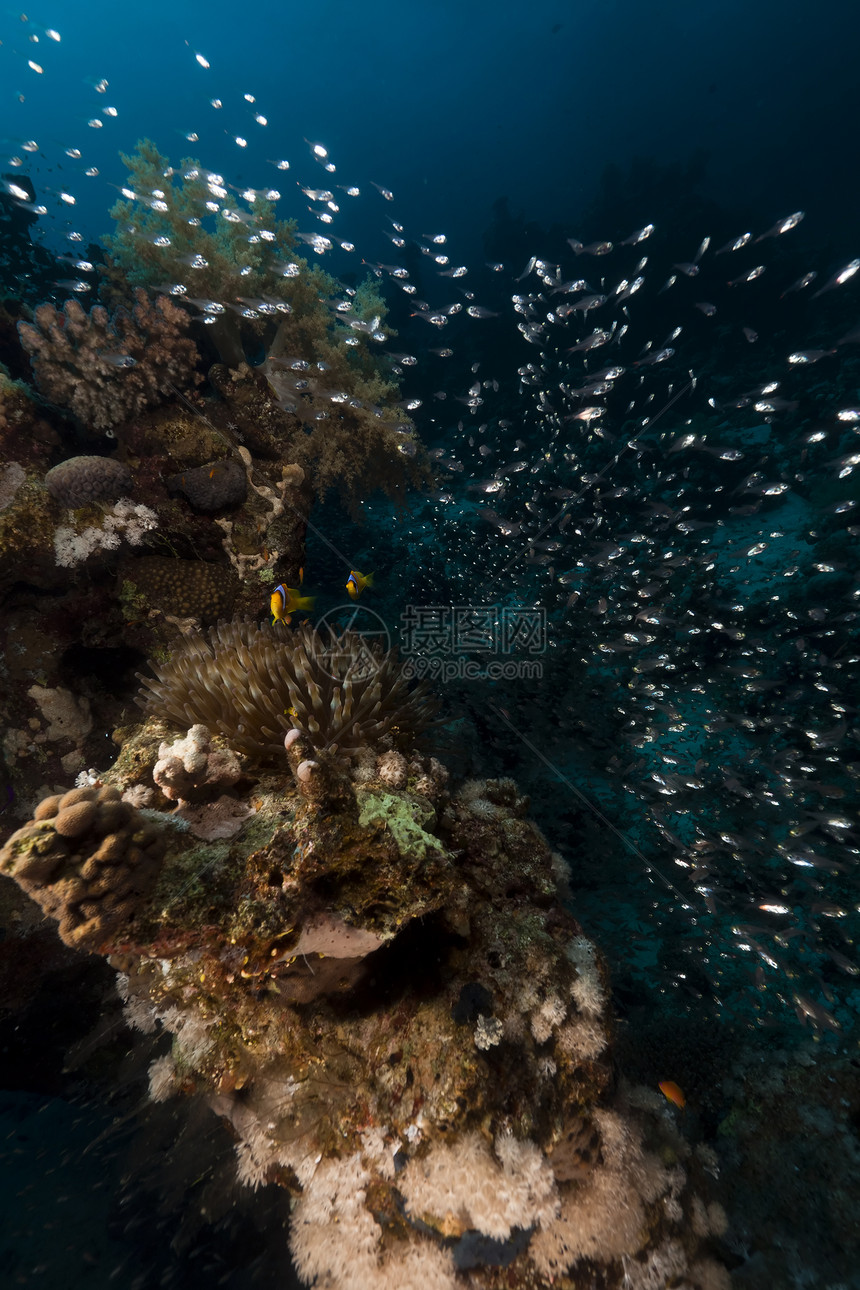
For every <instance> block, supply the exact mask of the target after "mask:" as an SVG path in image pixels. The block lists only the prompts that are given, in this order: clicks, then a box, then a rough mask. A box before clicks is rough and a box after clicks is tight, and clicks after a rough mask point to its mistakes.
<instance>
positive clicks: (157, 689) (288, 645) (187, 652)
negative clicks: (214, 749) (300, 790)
mask: <svg viewBox="0 0 860 1290" xmlns="http://www.w3.org/2000/svg"><path fill="white" fill-rule="evenodd" d="M154 670H155V676H154V677H145V676H139V680H141V681H142V682H143V685H144V692H143V694H142V696H141V697H140V698H139V699H138V702H139V703H140V704H141V706H142V707H143V708H145V709H146V711H147V712H150V713H152V714H154V715H156V716H158V717H161V718H162V719H163V720H165V721H169V722H170V723H171V724H172V725H175V726H177V727H179V728H180V729H181V730H183V731H184V730H187V729H188V727H189V726H192V725H197V724H200V725H204V726H206V727H207V729H209V730H211V731H215V732H217V733H218V734H221V735H223V736H224V738H225V740H226V741H227V742H228V743H229V744H230V745H231V746H232V747H234V748H236V749H238V750H239V751H240V752H244V753H247V754H249V755H250V756H253V757H258V758H268V757H272V756H280V755H282V754H283V751H284V736H285V734H286V732H287V731H289V730H291V729H294V728H296V729H298V730H300V731H301V732H302V733H303V734H305V735H307V737H308V738H309V740H310V742H311V743H312V744H313V745H314V746H315V747H316V748H322V747H332V746H333V745H336V746H337V747H338V748H340V749H343V750H346V751H352V750H354V749H357V748H360V747H362V746H363V745H372V744H375V743H378V742H379V740H380V739H382V738H383V736H385V735H390V736H391V737H392V738H393V739H394V741H395V742H399V743H403V744H406V745H408V744H409V743H410V741H411V740H412V739H413V738H414V736H415V735H416V734H417V733H418V732H419V731H420V730H422V729H424V728H425V727H426V726H427V725H428V724H429V721H430V718H431V715H432V708H433V704H432V702H431V700H430V697H429V695H428V692H427V689H426V688H425V687H424V686H422V685H418V686H416V687H415V688H414V689H411V690H410V689H409V687H408V685H407V683H406V680H405V679H404V677H403V674H402V672H401V671H400V669H399V667H398V664H397V662H396V659H395V657H394V655H393V653H391V652H390V651H389V652H388V653H386V652H384V651H382V650H381V649H380V648H379V647H378V645H376V644H374V643H370V642H368V640H366V639H365V638H364V637H363V636H361V635H359V634H358V633H357V632H349V631H347V632H344V633H343V634H342V635H341V636H336V635H335V634H334V633H331V634H330V636H329V637H328V638H325V637H323V636H322V635H320V634H319V633H318V632H316V631H314V629H313V628H312V627H310V626H309V625H308V624H303V625H302V626H301V627H299V628H297V629H296V630H295V631H294V630H292V629H286V628H285V627H284V626H283V624H277V625H276V626H274V627H273V626H272V625H271V624H269V623H261V624H258V623H255V622H252V621H250V620H248V619H234V620H233V622H221V623H219V624H218V626H217V627H214V628H213V629H212V630H211V631H210V633H209V635H208V637H206V636H203V635H199V634H197V635H193V636H189V637H186V638H185V641H184V642H183V644H182V646H181V647H180V648H179V649H178V650H177V651H176V652H175V653H174V654H173V655H172V656H171V657H170V659H169V660H168V661H167V662H166V663H163V664H159V665H157V666H156V667H155V669H154Z"/></svg>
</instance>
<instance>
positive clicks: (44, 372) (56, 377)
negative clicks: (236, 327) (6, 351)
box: [18, 290, 202, 430]
mask: <svg viewBox="0 0 860 1290" xmlns="http://www.w3.org/2000/svg"><path fill="white" fill-rule="evenodd" d="M135 301H136V303H135V305H134V307H133V308H132V309H131V310H130V311H129V310H127V309H117V310H115V312H114V313H113V314H112V315H110V314H108V311H107V310H106V309H105V308H104V307H103V306H101V305H95V306H94V307H93V308H92V309H91V310H90V312H89V313H87V312H86V310H85V309H84V308H83V307H82V305H81V304H80V303H79V302H78V301H77V300H67V301H66V304H65V306H64V308H63V309H62V310H58V309H55V308H54V306H53V305H50V304H43V305H39V307H38V308H37V309H36V311H35V313H34V314H33V322H32V323H24V322H22V323H19V324H18V332H19V335H20V337H21V344H22V345H23V347H24V349H25V350H26V351H27V353H28V354H29V355H30V362H31V364H32V367H33V371H34V373H35V376H36V384H37V385H38V387H39V389H40V390H41V392H42V393H43V394H44V395H45V397H46V398H48V399H50V400H51V401H52V402H53V403H57V404H59V406H60V407H64V408H69V409H70V410H71V411H72V412H73V413H74V414H75V416H77V417H79V418H80V420H81V421H83V422H84V423H85V424H87V425H88V426H91V427H93V428H94V429H96V430H106V429H109V428H110V427H111V426H115V425H119V424H120V423H121V422H123V421H126V420H128V418H129V417H132V416H134V415H135V414H136V413H138V412H141V411H142V410H143V409H144V408H146V407H149V406H150V405H152V404H155V403H158V402H160V401H161V399H162V398H163V397H164V395H165V394H167V393H169V392H170V391H171V390H172V389H173V387H174V386H176V385H179V386H184V385H187V384H188V383H189V382H191V381H195V382H197V381H200V380H201V379H202V378H201V377H200V375H199V373H197V372H195V370H194V369H195V367H196V365H197V360H198V353H197V347H196V346H195V344H194V342H193V341H192V340H190V339H189V337H188V336H186V334H185V333H186V331H187V329H188V325H189V322H190V319H189V317H188V314H187V313H185V311H184V310H183V309H181V308H180V307H179V306H178V305H177V304H175V303H174V302H173V301H172V300H171V299H170V298H169V297H168V296H159V297H158V298H157V299H156V300H155V301H154V302H153V301H150V300H149V298H148V297H147V294H146V292H145V291H142V290H137V291H136V292H135Z"/></svg>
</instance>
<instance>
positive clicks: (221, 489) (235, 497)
mask: <svg viewBox="0 0 860 1290" xmlns="http://www.w3.org/2000/svg"><path fill="white" fill-rule="evenodd" d="M167 491H168V492H169V493H173V494H176V493H181V494H182V495H183V497H186V498H187V499H188V501H189V502H190V503H191V505H192V506H193V507H194V508H195V510H198V511H221V510H224V509H225V508H226V507H228V506H241V504H242V502H244V500H245V498H246V497H247V496H248V481H247V479H246V477H245V471H244V469H243V467H242V466H241V465H240V464H239V462H238V461H234V460H233V459H232V458H229V457H228V458H227V459H226V460H224V461H210V462H207V464H206V465H205V466H197V467H196V468H195V469H194V470H183V471H182V472H181V473H180V474H178V475H171V476H170V478H169V479H168V480H167Z"/></svg>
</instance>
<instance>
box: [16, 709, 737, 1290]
mask: <svg viewBox="0 0 860 1290" xmlns="http://www.w3.org/2000/svg"><path fill="white" fill-rule="evenodd" d="M207 739H208V735H207V734H206V732H202V731H200V730H196V731H195V730H192V731H189V732H188V734H187V735H186V737H185V739H184V740H183V741H181V742H180V744H179V745H176V744H174V745H173V746H172V747H165V746H164V741H163V740H161V741H160V742H159V738H158V734H157V726H156V725H153V726H152V728H149V726H147V727H144V728H143V730H142V731H140V732H139V733H138V735H137V736H136V737H135V740H134V741H129V742H127V744H126V748H127V749H128V748H130V746H131V743H132V742H133V743H134V750H135V751H134V755H133V756H132V755H130V754H129V755H128V756H127V755H126V753H125V752H124V754H123V757H122V758H121V759H120V761H119V762H118V763H117V765H116V767H115V768H114V770H113V771H111V772H110V773H109V775H108V778H110V779H113V780H114V781H115V784H116V787H114V788H112V789H105V788H101V789H95V790H87V791H85V792H83V793H72V794H68V795H67V796H65V797H63V798H60V799H57V798H52V799H50V800H49V801H48V802H46V803H43V804H42V806H41V807H40V808H39V810H38V811H37V815H38V816H39V817H40V818H39V819H38V820H37V821H35V822H34V823H32V824H30V825H28V826H26V827H25V829H24V830H21V831H20V832H19V834H17V835H16V836H15V838H14V839H12V840H11V841H10V843H9V844H8V845H7V848H6V852H4V860H3V867H4V869H5V870H6V871H7V872H11V873H12V874H13V876H15V877H17V878H18V880H19V881H22V885H23V884H24V883H28V882H29V883H31V884H33V883H34V881H35V879H34V874H35V872H36V870H37V869H38V866H39V865H40V864H47V863H48V859H47V858H45V857H44V856H43V854H40V853H39V852H38V851H37V843H38V842H39V841H40V840H41V839H45V838H46V839H48V843H47V855H48V856H52V855H53V852H52V850H51V848H52V847H55V846H57V845H62V846H63V847H69V846H74V847H76V848H77V849H78V850H80V851H89V850H90V849H91V847H92V842H91V841H90V839H91V838H92V837H93V833H94V832H95V831H96V825H95V817H96V815H97V813H98V812H100V811H105V810H108V811H110V810H113V811H119V810H120V809H122V808H125V810H126V811H127V812H129V813H130V816H133V814H134V813H133V812H131V808H130V807H128V806H127V805H126V804H125V803H123V802H122V801H120V799H119V795H118V790H119V788H124V789H125V791H126V794H127V795H138V794H139V793H140V792H146V791H151V790H148V789H147V783H148V782H149V779H150V776H151V773H152V770H153V768H154V767H155V765H156V763H160V767H159V768H158V769H156V776H155V777H156V780H158V779H159V778H161V779H162V781H164V782H166V779H170V780H171V784H170V787H171V788H172V790H174V791H182V792H184V791H185V788H186V780H191V781H193V786H192V789H191V791H198V790H200V791H203V792H205V791H208V790H211V791H213V792H214V791H216V789H217V783H218V779H219V775H220V771H217V768H216V773H215V774H214V776H213V775H212V774H211V772H212V764H211V761H210V760H209V759H210V757H211V756H212V750H211V745H210V744H209V743H208V742H207ZM286 743H287V757H286V763H287V764H286V766H284V765H283V764H282V768H281V769H280V770H273V771H271V772H262V773H260V774H259V775H258V776H257V778H256V782H255V784H254V787H253V790H252V793H251V801H252V803H253V807H252V808H249V813H248V814H247V815H246V816H245V818H244V819H242V820H240V830H241V831H240V832H238V833H237V834H236V836H235V837H234V838H233V839H232V840H228V839H227V838H226V837H222V838H221V839H220V840H218V841H214V842H209V843H201V842H200V841H199V840H198V839H197V838H195V837H194V836H193V835H192V834H191V831H190V830H188V829H185V828H183V829H176V828H168V827H167V825H168V822H169V821H170V820H171V819H172V817H171V816H167V815H162V814H160V813H152V815H151V818H152V819H153V823H152V824H151V825H150V828H151V831H152V836H154V837H157V838H158V839H159V840H161V839H164V840H167V839H169V841H167V846H166V854H165V856H164V862H163V867H162V868H161V871H160V874H159V876H158V879H157V885H156V887H155V889H154V891H153V892H152V894H151V896H150V898H149V900H148V902H147V903H146V904H145V905H141V904H140V903H139V904H138V905H136V907H135V912H134V920H133V922H131V923H127V922H123V923H122V925H121V926H119V927H118V929H117V932H116V935H115V936H113V938H109V939H108V940H106V938H105V936H104V935H103V931H104V929H103V927H101V926H100V927H99V928H98V932H95V931H93V932H92V933H91V934H84V933H83V932H81V931H79V932H78V938H79V940H81V941H83V943H84V944H86V945H88V946H89V945H92V944H93V943H94V941H95V939H96V938H97V937H98V938H100V940H101V942H102V944H101V949H102V952H103V953H106V954H109V955H110V961H111V963H112V965H113V966H114V967H115V968H116V969H117V970H118V971H119V972H120V973H121V976H120V981H119V988H120V991H121V994H122V997H123V999H124V1001H125V1011H126V1016H127V1019H128V1020H129V1023H130V1024H133V1025H135V1026H137V1027H140V1028H142V1029H144V1030H146V1031H148V1032H153V1031H154V1030H155V1029H157V1028H158V1027H161V1028H162V1029H163V1030H164V1031H166V1032H167V1033H169V1035H170V1036H171V1037H172V1049H171V1052H170V1054H169V1055H168V1054H165V1055H162V1056H160V1057H158V1058H157V1059H156V1060H155V1062H154V1063H153V1066H152V1068H151V1072H150V1089H151V1095H152V1097H153V1098H154V1099H157V1100H163V1099H165V1098H168V1097H170V1096H172V1095H174V1094H175V1093H177V1092H178V1091H180V1090H181V1091H183V1092H185V1093H190V1092H193V1091H197V1092H199V1093H201V1094H202V1095H203V1096H204V1097H205V1098H207V1099H208V1101H209V1103H210V1105H211V1107H212V1108H213V1110H214V1111H215V1112H216V1113H217V1114H218V1115H219V1116H220V1117H221V1118H222V1119H223V1120H224V1121H225V1122H226V1124H227V1125H228V1126H229V1129H230V1131H231V1133H232V1134H233V1137H234V1139H235V1144H236V1157H237V1176H238V1179H239V1181H240V1182H241V1183H244V1184H246V1185H248V1186H250V1187H260V1186H262V1185H265V1184H275V1185H279V1186H281V1187H283V1188H286V1189H287V1190H288V1191H290V1192H291V1193H292V1194H293V1195H294V1196H295V1197H296V1198H297V1203H296V1207H295V1210H294V1215H293V1223H292V1234H291V1248H292V1253H293V1257H294V1259H295V1263H296V1267H297V1270H298V1272H299V1275H300V1276H301V1277H302V1279H303V1280H304V1281H305V1282H307V1283H308V1284H317V1285H325V1286H326V1287H328V1288H329V1290H380V1288H381V1290H385V1288H386V1287H401V1286H404V1285H420V1286H421V1287H422V1290H423V1288H424V1287H435V1288H437V1290H461V1288H465V1287H466V1286H472V1287H483V1288H485V1290H502V1288H503V1287H508V1288H516V1287H519V1288H521V1290H525V1288H526V1287H529V1288H531V1290H549V1287H550V1286H551V1285H562V1284H563V1285H567V1286H569V1287H571V1288H572V1290H585V1287H587V1286H589V1287H590V1286H592V1285H595V1284H599V1285H600V1286H602V1287H605V1288H606V1290H621V1287H622V1286H624V1287H627V1288H628V1290H651V1288H652V1287H656V1286H658V1285H660V1286H662V1285H665V1284H667V1283H669V1282H670V1280H671V1279H672V1278H676V1279H678V1281H679V1283H680V1282H681V1280H682V1279H683V1284H684V1285H686V1286H688V1287H690V1288H691V1290H717V1288H722V1287H725V1286H726V1285H727V1284H728V1282H727V1279H726V1277H725V1274H724V1272H723V1271H722V1269H721V1268H720V1267H719V1266H718V1265H717V1264H716V1263H714V1262H713V1261H712V1260H711V1259H710V1258H709V1254H710V1252H711V1250H712V1246H711V1241H712V1238H713V1235H714V1233H715V1232H719V1230H721V1224H720V1214H719V1213H718V1212H717V1208H715V1207H714V1206H712V1205H710V1206H709V1204H708V1196H707V1194H704V1196H703V1193H702V1188H703V1184H704V1171H705V1168H706V1166H708V1165H712V1161H705V1160H703V1159H701V1158H700V1157H698V1156H697V1154H696V1153H695V1152H693V1151H692V1150H691V1149H690V1147H689V1146H688V1145H687V1144H686V1143H685V1142H684V1140H683V1138H682V1137H681V1136H680V1134H679V1133H678V1131H677V1129H676V1128H675V1125H674V1122H673V1120H672V1118H671V1116H670V1115H669V1113H668V1112H667V1111H666V1110H665V1104H664V1103H663V1101H662V1099H661V1098H660V1097H659V1095H657V1094H651V1093H649V1092H647V1091H645V1090H637V1091H630V1090H626V1089H621V1090H620V1091H617V1090H616V1089H615V1087H614V1076H613V1070H612V1061H611V1037H612V1022H611V1017H610V1015H609V1007H608V990H607V979H606V970H605V967H604V965H603V961H602V959H601V957H600V955H599V953H598V951H597V950H596V949H595V947H594V946H593V945H592V944H591V942H589V941H588V939H587V938H586V937H585V936H584V934H583V932H582V929H581V928H580V926H579V925H578V924H577V922H576V920H575V919H574V918H573V916H572V915H571V914H570V913H568V912H567V911H566V910H565V909H564V908H563V907H562V906H561V904H560V903H559V899H558V893H559V882H560V881H563V879H564V875H563V873H562V869H561V865H560V862H559V860H558V857H557V856H554V855H553V854H552V853H551V852H550V850H549V848H548V847H547V844H546V842H545V841H544V839H543V837H542V836H541V834H540V833H539V832H538V830H537V829H536V828H535V826H534V825H533V824H531V823H530V822H529V821H528V820H527V819H526V818H525V805H526V804H525V802H524V800H523V799H522V798H521V797H520V795H519V794H518V793H517V790H516V786H515V785H514V784H513V783H512V782H511V781H507V780H501V781H474V782H472V783H471V784H470V785H469V787H468V790H467V791H466V792H465V793H463V794H459V795H457V796H455V797H454V798H453V799H451V798H450V797H449V796H448V794H447V791H446V789H445V787H444V781H445V775H444V773H443V772H442V769H441V767H439V765H438V763H436V766H435V767H433V766H432V765H430V764H425V763H422V762H420V760H419V759H415V758H409V759H405V771H406V777H407V781H406V786H405V787H400V788H398V787H395V786H394V785H393V784H392V782H391V780H392V769H396V771H397V772H398V773H397V775H396V778H397V779H398V781H400V780H402V774H401V773H400V772H403V771H404V765H403V764H401V763H399V762H398V763H396V764H395V760H394V759H393V758H391V757H390V756H389V755H388V754H387V753H383V754H377V755H373V754H372V752H371V750H370V749H365V750H364V752H363V754H362V755H361V756H360V757H356V758H353V759H352V760H351V761H349V760H347V759H344V758H338V757H334V756H332V754H330V753H327V752H321V751H318V750H316V749H314V748H313V746H312V745H311V743H310V741H309V740H308V739H307V737H306V736H305V735H303V734H301V733H300V732H299V731H298V730H293V731H291V732H290V735H289V736H288V738H287V741H286ZM157 744H158V751H156V745H157ZM207 750H208V751H207ZM167 762H170V763H171V767H170V768H168V767H166V766H165V763H167ZM177 762H178V763H181V766H180V768H179V769H178V770H177V766H176V765H175V764H174V763H177ZM417 772H420V775H421V776H423V778H424V779H425V780H426V781H427V784H430V785H432V791H431V792H430V793H429V794H425V795H422V794H419V793H416V792H415V784H414V781H415V779H416V777H417ZM179 779H182V781H183V783H182V789H181V790H179V783H178V781H179ZM427 784H425V787H426V786H427ZM207 786H208V787H207ZM236 801H237V802H238V804H239V805H241V802H240V801H239V799H236ZM479 804H480V805H479ZM216 807H217V803H208V804H207V803H203V804H201V805H200V807H199V808H198V809H199V810H200V812H201V813H203V812H205V811H207V810H213V811H214V810H215V808H216ZM251 810H252V812H253V813H250V811H251ZM79 816H80V817H81V818H78V817H79ZM126 818H127V819H129V817H126ZM148 818H150V817H148ZM201 818H202V815H201ZM155 819H161V820H163V821H164V825H165V827H163V828H162V829H157V826H156V824H155V823H154V821H155ZM106 827H108V823H107V822H105V823H104V825H103V826H102V828H101V831H102V832H103V833H104V832H105V828H106ZM109 827H110V828H112V829H116V827H117V823H116V822H111V823H110V825H109ZM132 828H134V824H132V823H131V822H130V820H129V823H127V824H126V832H129V831H130V830H131V829H132ZM85 830H86V832H85ZM117 836H118V834H117V833H116V832H115V833H113V834H108V835H107V837H108V839H110V840H109V841H108V840H106V841H105V843H104V844H103V845H106V846H107V847H108V849H111V848H112V846H114V845H115V841H114V840H115V839H116V838H117ZM82 840H83V845H81V841H82ZM7 854H8V856H9V858H8V859H7V858H6V856H7ZM37 857H38V858H37ZM51 863H53V860H51ZM28 865H29V866H30V868H29V869H28V868H27V866H28ZM92 867H93V868H94V867H95V866H94V865H93V866H92ZM38 872H39V874H40V876H41V873H42V871H41V870H38ZM76 875H77V870H76ZM51 876H52V877H53V876H54V874H53V871H51ZM73 881H74V879H73ZM34 894H36V895H37V897H40V896H41V897H42V898H43V889H42V888H39V887H35V891H34Z"/></svg>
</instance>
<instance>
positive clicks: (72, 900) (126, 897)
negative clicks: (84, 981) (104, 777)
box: [0, 787, 164, 951]
mask: <svg viewBox="0 0 860 1290" xmlns="http://www.w3.org/2000/svg"><path fill="white" fill-rule="evenodd" d="M163 854H164V841H163V839H162V837H161V835H160V834H159V832H158V830H157V829H156V828H155V826H154V825H152V824H150V823H148V822H147V821H146V820H144V819H143V818H142V817H141V815H140V814H139V813H138V812H137V811H136V810H135V809H134V807H132V806H130V805H129V804H128V802H124V801H122V799H121V797H120V795H119V791H118V789H116V788H108V787H105V788H76V789H72V791H71V792H70V793H65V794H62V795H57V796H54V797H46V798H44V800H43V801H41V802H40V803H39V805H38V806H37V807H36V810H35V813H34V818H33V819H32V820H31V821H30V822H29V823H28V824H25V825H24V827H23V828H22V829H18V831H17V832H16V833H13V834H12V836H11V837H10V838H9V840H8V842H7V843H6V845H5V846H4V847H3V849H2V851H0V873H5V874H8V875H9V877H11V878H14V879H15V881H16V882H17V883H18V886H19V887H21V889H22V890H23V891H25V892H26V893H27V895H28V896H31V897H32V898H33V900H35V901H37V903H38V904H39V905H41V907H42V909H43V910H44V911H45V913H46V914H48V915H49V916H50V917H51V918H55V919H56V920H57V922H58V923H59V924H60V927H59V932H60V936H61V938H62V939H63V940H64V941H65V943H66V944H67V945H71V946H72V947H74V948H77V949H85V950H92V951H95V950H98V949H99V947H100V946H101V945H103V944H104V942H105V941H106V940H107V939H108V937H110V936H114V937H115V936H116V935H117V933H121V932H122V930H123V928H124V927H125V926H126V924H128V923H129V922H130V921H131V920H132V918H133V917H134V915H135V912H136V910H137V909H138V908H139V907H140V904H141V903H142V902H143V901H144V900H145V899H146V898H147V897H148V896H149V895H150V893H151V892H152V889H153V887H154V886H155V882H156V879H157V878H158V874H159V870H160V868H161V860H162V857H163Z"/></svg>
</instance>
